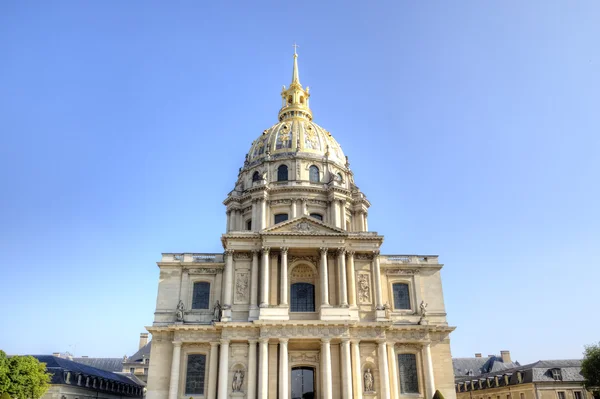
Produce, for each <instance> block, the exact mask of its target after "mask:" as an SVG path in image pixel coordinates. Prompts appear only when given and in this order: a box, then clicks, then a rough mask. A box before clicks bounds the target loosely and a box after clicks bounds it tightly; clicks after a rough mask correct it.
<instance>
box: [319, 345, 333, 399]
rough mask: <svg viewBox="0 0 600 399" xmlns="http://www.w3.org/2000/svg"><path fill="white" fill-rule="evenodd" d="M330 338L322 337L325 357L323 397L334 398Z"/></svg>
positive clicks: (322, 383) (322, 384) (322, 374)
mask: <svg viewBox="0 0 600 399" xmlns="http://www.w3.org/2000/svg"><path fill="white" fill-rule="evenodd" d="M330 341H331V340H330V339H329V338H321V358H322V359H323V366H322V367H321V369H322V370H323V372H322V373H321V377H322V380H321V387H322V389H323V399H332V398H333V391H332V385H331V348H330Z"/></svg>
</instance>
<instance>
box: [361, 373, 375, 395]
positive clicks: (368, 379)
mask: <svg viewBox="0 0 600 399" xmlns="http://www.w3.org/2000/svg"><path fill="white" fill-rule="evenodd" d="M363 379H364V381H365V392H373V374H371V369H367V371H365V375H364V377H363Z"/></svg>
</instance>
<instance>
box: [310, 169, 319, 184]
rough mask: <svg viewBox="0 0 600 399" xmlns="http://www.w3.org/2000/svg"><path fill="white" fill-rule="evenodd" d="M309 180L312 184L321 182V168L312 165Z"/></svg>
mask: <svg viewBox="0 0 600 399" xmlns="http://www.w3.org/2000/svg"><path fill="white" fill-rule="evenodd" d="M308 179H309V180H310V182H311V183H318V182H319V180H320V178H319V168H317V167H316V166H315V165H312V166H311V167H310V168H308Z"/></svg>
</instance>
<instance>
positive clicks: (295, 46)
mask: <svg viewBox="0 0 600 399" xmlns="http://www.w3.org/2000/svg"><path fill="white" fill-rule="evenodd" d="M292 47H293V48H294V55H296V48H298V47H300V46H298V45H297V44H296V42H294V44H292Z"/></svg>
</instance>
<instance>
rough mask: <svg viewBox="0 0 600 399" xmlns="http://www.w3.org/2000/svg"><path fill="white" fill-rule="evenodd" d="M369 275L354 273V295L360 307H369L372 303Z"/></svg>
mask: <svg viewBox="0 0 600 399" xmlns="http://www.w3.org/2000/svg"><path fill="white" fill-rule="evenodd" d="M371 287H372V285H371V273H368V272H358V273H356V294H357V296H358V303H359V304H362V305H370V304H372V303H373V300H372V294H371V291H372V289H371Z"/></svg>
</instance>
